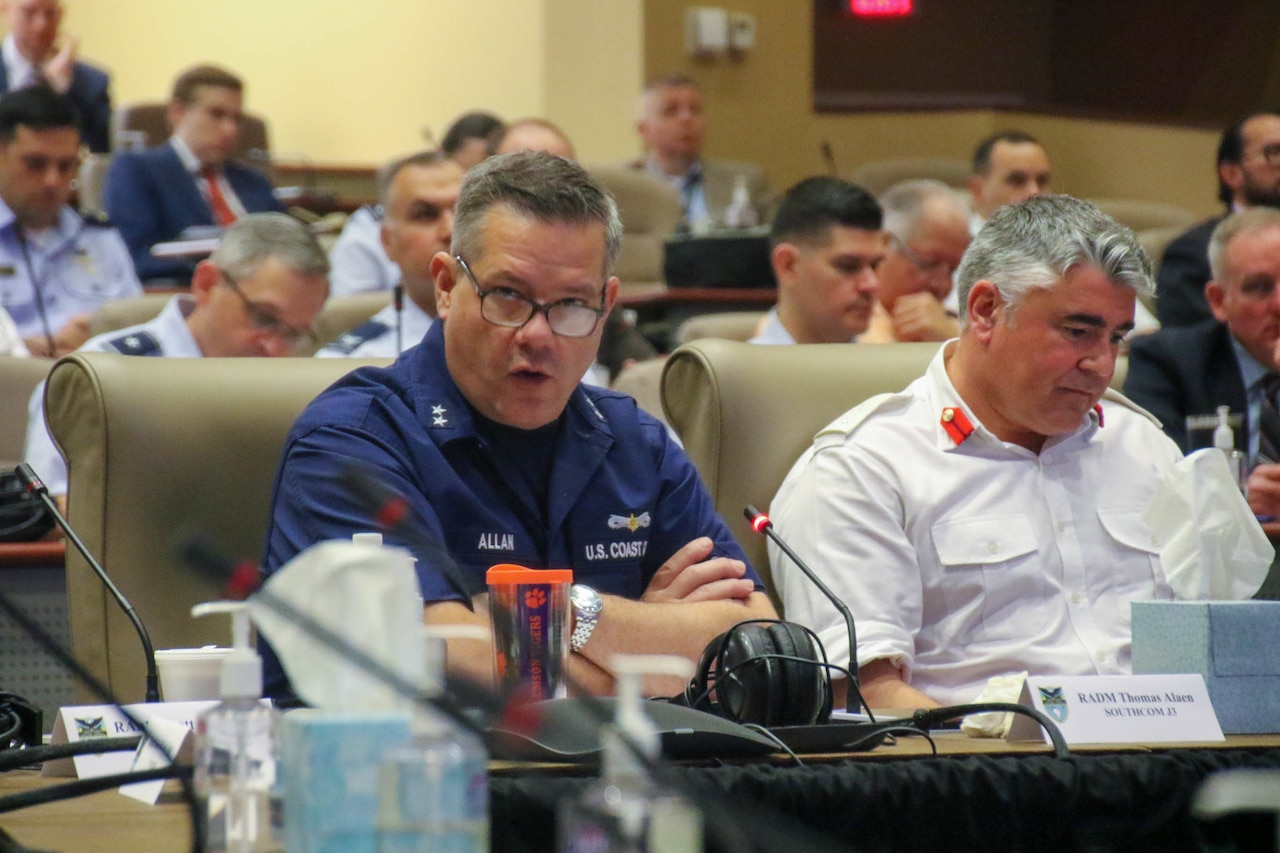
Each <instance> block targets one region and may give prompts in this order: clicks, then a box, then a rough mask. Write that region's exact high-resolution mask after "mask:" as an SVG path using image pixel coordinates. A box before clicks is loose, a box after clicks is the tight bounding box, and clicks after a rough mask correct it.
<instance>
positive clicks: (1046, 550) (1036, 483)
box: [769, 343, 1181, 705]
mask: <svg viewBox="0 0 1280 853" xmlns="http://www.w3.org/2000/svg"><path fill="white" fill-rule="evenodd" d="M953 347H954V343H949V344H947V345H945V346H944V347H943V348H942V350H940V351H939V353H938V355H937V356H936V357H935V358H934V360H933V362H932V363H931V364H930V366H929V369H928V371H927V372H926V374H925V375H924V376H923V377H921V378H920V379H917V380H916V381H915V382H913V383H912V384H911V385H909V386H908V387H907V388H906V389H905V390H904V391H902V392H900V393H897V394H884V395H880V396H877V397H874V398H872V399H870V400H868V401H866V402H865V403H863V404H862V405H860V406H857V407H855V408H854V409H852V410H850V411H849V412H847V413H846V414H845V415H843V416H842V417H840V418H839V419H837V420H836V421H834V422H833V423H832V424H830V425H829V426H828V427H827V428H825V429H824V430H823V431H821V432H820V433H819V434H818V435H817V437H816V438H815V439H814V443H813V447H812V448H810V449H809V450H808V451H806V452H805V454H804V455H803V456H802V457H801V458H800V460H799V461H798V462H797V463H796V464H795V466H794V467H793V468H792V470H791V473H790V474H788V475H787V478H786V480H785V481H784V482H783V484H782V487H781V488H780V489H779V491H778V494H777V496H776V497H775V498H774V501H773V513H772V516H773V519H774V522H775V524H776V525H777V528H778V531H779V533H781V534H782V536H783V537H785V538H786V539H787V540H788V541H789V542H790V543H791V544H792V546H793V547H794V548H795V549H796V550H797V551H798V552H799V553H800V555H801V556H802V557H803V558H805V559H806V560H807V561H808V562H809V564H810V565H811V566H812V567H813V569H814V570H815V571H816V572H818V573H819V575H821V576H822V577H823V579H824V580H825V581H826V583H827V584H828V585H829V586H830V587H831V588H832V590H833V591H834V592H835V594H836V595H837V596H839V597H840V598H841V599H843V600H844V601H845V603H847V604H848V606H849V608H850V610H852V612H853V616H854V619H855V620H856V623H857V630H858V661H859V663H860V664H866V663H869V662H871V661H874V660H879V659H887V660H890V661H892V662H893V663H895V664H896V665H897V666H899V667H900V668H901V669H902V671H903V674H904V678H905V679H906V680H907V681H908V683H910V684H911V685H912V686H914V687H916V688H917V689H919V690H921V691H922V692H924V693H925V694H926V695H928V696H930V697H932V698H933V699H935V700H937V701H939V702H941V703H942V704H944V705H950V704H959V703H964V702H972V701H973V700H974V699H975V698H976V696H977V694H978V693H979V692H980V690H981V689H982V687H983V685H984V684H985V683H986V681H987V680H988V679H989V678H991V677H992V676H995V675H1006V674H1009V673H1013V672H1018V671H1021V670H1027V671H1029V672H1031V673H1032V674H1036V675H1056V674H1061V675H1094V674H1097V675H1120V674H1125V673H1128V672H1129V671H1130V659H1129V649H1130V631H1129V603H1130V602H1131V601H1139V600H1145V599H1160V598H1171V597H1172V590H1171V589H1170V587H1169V585H1168V582H1167V581H1166V579H1165V575H1164V571H1163V569H1162V567H1161V564H1160V557H1159V553H1158V551H1159V543H1158V542H1156V541H1155V540H1154V538H1153V536H1152V535H1151V532H1150V530H1149V528H1148V527H1147V524H1146V522H1145V521H1144V520H1143V517H1142V516H1143V513H1144V512H1145V511H1146V509H1147V507H1148V505H1149V503H1150V501H1151V496H1152V494H1153V493H1154V487H1155V484H1156V482H1157V481H1158V479H1159V478H1160V477H1161V476H1162V475H1163V474H1165V472H1167V471H1168V470H1169V469H1170V468H1171V467H1172V466H1173V465H1174V464H1175V463H1176V462H1177V461H1178V460H1179V459H1180V458H1181V453H1180V452H1179V450H1178V448H1177V447H1176V446H1175V445H1174V443H1173V442H1172V441H1170V440H1169V439H1168V437H1166V436H1165V435H1164V434H1163V433H1162V432H1161V431H1160V429H1159V427H1158V426H1157V425H1156V423H1155V421H1154V420H1153V419H1152V418H1151V417H1150V416H1149V415H1147V414H1146V413H1145V412H1142V411H1141V410H1140V409H1137V408H1136V407H1133V404H1131V403H1129V402H1128V401H1127V400H1124V399H1123V398H1120V397H1118V395H1117V399H1116V400H1115V401H1112V400H1110V399H1108V400H1104V401H1103V403H1102V404H1101V414H1099V413H1097V412H1096V411H1095V412H1090V413H1089V415H1088V416H1087V417H1086V418H1085V419H1084V420H1083V422H1082V423H1081V424H1080V426H1079V428H1078V429H1076V430H1075V431H1074V432H1072V433H1070V434H1067V435H1062V436H1054V437H1052V438H1050V439H1049V440H1048V441H1047V442H1046V444H1045V446H1044V448H1043V449H1042V450H1041V452H1040V453H1038V454H1036V453H1032V452H1031V451H1029V450H1027V449H1025V448H1023V447H1020V446H1018V445H1015V444H1010V443H1006V442H1003V441H1001V440H1000V439H998V438H996V437H995V436H994V435H993V434H992V433H990V432H989V431H988V430H987V429H985V428H984V427H983V426H982V425H981V423H979V421H978V419H977V418H976V417H975V416H974V415H973V413H972V412H971V411H970V410H969V409H968V408H967V407H966V406H965V405H964V403H963V402H962V401H961V399H960V396H959V394H958V393H957V392H956V390H955V388H954V386H953V385H952V384H951V380H950V379H949V378H948V376H947V373H946V369H945V366H944V364H945V362H944V353H947V352H949V351H950V350H951V349H952V348H953ZM948 411H950V412H952V414H953V415H954V420H956V421H960V420H961V419H964V418H967V420H968V421H969V422H970V424H971V425H972V427H973V430H972V432H971V434H970V435H969V436H968V437H967V438H965V439H963V440H962V441H960V442H959V443H957V442H956V440H955V439H953V437H952V434H951V433H949V432H948V429H947V425H946V424H944V422H943V421H944V417H945V415H944V413H945V412H948ZM956 412H959V414H958V415H957V414H955V413H956ZM769 557H770V564H771V565H772V567H773V577H774V582H775V583H776V585H777V587H778V591H779V593H780V595H781V598H782V601H783V606H784V608H785V611H786V615H787V618H788V619H791V620H794V621H796V622H799V623H801V624H804V625H808V626H810V627H811V628H813V629H814V630H816V631H817V632H818V633H819V636H820V637H821V639H822V642H823V644H824V645H825V646H826V649H827V654H828V656H829V657H830V658H831V659H832V660H833V661H834V662H837V663H841V664H843V663H845V662H847V661H848V659H849V644H848V640H847V637H846V632H845V625H844V622H843V620H842V619H841V618H840V617H839V615H838V614H837V613H836V611H835V609H834V608H833V607H831V605H830V604H828V603H827V601H826V600H825V599H824V598H822V597H821V596H820V595H819V594H818V592H817V590H816V589H814V587H813V585H812V584H811V583H810V582H809V581H808V580H806V579H805V578H804V577H803V576H802V575H801V574H800V573H799V571H798V570H797V569H795V568H794V567H793V566H792V565H791V564H790V562H789V561H788V560H787V559H786V558H785V557H783V555H782V554H781V553H780V552H778V551H777V549H776V548H775V547H774V546H773V545H772V544H771V545H770V554H769Z"/></svg>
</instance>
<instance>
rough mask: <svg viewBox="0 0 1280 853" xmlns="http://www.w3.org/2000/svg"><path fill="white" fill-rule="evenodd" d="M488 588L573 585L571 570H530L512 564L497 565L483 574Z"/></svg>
mask: <svg viewBox="0 0 1280 853" xmlns="http://www.w3.org/2000/svg"><path fill="white" fill-rule="evenodd" d="M484 580H485V583H487V584H488V585H489V586H502V585H505V584H521V583H573V569H530V568H526V567H525V566H517V565H515V564H513V563H499V564H498V565H496V566H493V567H492V568H490V569H489V571H487V572H485V576H484Z"/></svg>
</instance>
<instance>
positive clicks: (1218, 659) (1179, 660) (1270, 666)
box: [1132, 601, 1280, 734]
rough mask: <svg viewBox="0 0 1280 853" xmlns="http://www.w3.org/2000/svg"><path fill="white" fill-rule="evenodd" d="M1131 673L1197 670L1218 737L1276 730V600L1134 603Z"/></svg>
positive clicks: (1279, 610)
mask: <svg viewBox="0 0 1280 853" xmlns="http://www.w3.org/2000/svg"><path fill="white" fill-rule="evenodd" d="M1132 608H1133V610H1132V613H1133V672H1134V674H1135V675H1148V674H1154V675H1161V674H1176V673H1193V672H1198V673H1200V674H1201V675H1203V676H1204V681H1205V684H1206V686H1207V687H1208V688H1209V698H1210V699H1211V700H1212V701H1213V709H1214V710H1215V711H1217V713H1218V722H1219V723H1221V724H1222V731H1223V733H1224V734H1270V733H1275V732H1280V653H1277V651H1276V637H1278V636H1280V601H1135V602H1133V604H1132Z"/></svg>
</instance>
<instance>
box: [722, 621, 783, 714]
mask: <svg viewBox="0 0 1280 853" xmlns="http://www.w3.org/2000/svg"><path fill="white" fill-rule="evenodd" d="M770 654H775V652H774V645H773V640H772V638H770V636H769V632H768V630H767V629H766V628H765V627H764V626H762V625H757V624H755V623H750V624H746V625H738V626H737V627H735V628H734V629H733V630H732V631H730V632H729V637H728V639H727V641H726V642H725V644H724V653H723V654H721V655H720V659H719V661H717V664H716V697H717V699H718V701H719V703H720V714H721V716H723V717H727V718H728V719H730V720H733V721H734V722H735V723H756V724H759V725H763V726H767V725H769V722H768V718H769V704H770V702H771V701H772V700H771V698H770V695H771V693H772V692H773V684H772V681H773V669H774V666H773V665H774V664H775V663H776V661H774V660H772V659H770V658H765V659H764V660H760V659H759V658H760V657H761V656H762V655H770ZM726 673H730V674H729V675H728V676H727V677H726V675H725V674H726Z"/></svg>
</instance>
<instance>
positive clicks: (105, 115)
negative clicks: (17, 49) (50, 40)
mask: <svg viewBox="0 0 1280 853" xmlns="http://www.w3.org/2000/svg"><path fill="white" fill-rule="evenodd" d="M110 83H111V78H110V77H108V76H107V72H105V71H103V70H102V69H100V68H94V67H93V66H92V65H86V64H84V63H83V62H77V63H76V64H75V68H74V69H73V70H72V72H71V88H70V89H68V90H67V97H68V98H70V99H71V101H72V102H73V103H74V104H75V105H76V109H77V110H79V111H80V138H81V139H83V140H84V143H85V144H86V145H88V146H89V150H90V151H93V152H94V153H99V154H101V153H106V152H107V151H110V150H111V94H110V93H109V92H108V91H107V88H108V86H109V85H110ZM7 91H9V69H7V68H5V66H4V63H3V62H0V92H7Z"/></svg>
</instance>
